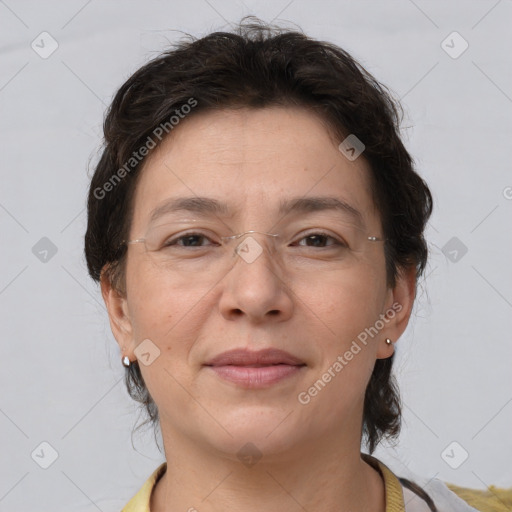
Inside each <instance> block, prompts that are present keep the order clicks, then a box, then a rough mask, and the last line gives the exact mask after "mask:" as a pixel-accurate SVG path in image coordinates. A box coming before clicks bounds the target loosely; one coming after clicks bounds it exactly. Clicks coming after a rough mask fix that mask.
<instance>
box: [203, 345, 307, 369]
mask: <svg viewBox="0 0 512 512" xmlns="http://www.w3.org/2000/svg"><path fill="white" fill-rule="evenodd" d="M274 365H288V366H305V365H306V364H305V363H304V362H303V361H301V360H300V359H299V358H297V357H295V356H293V355H291V354H289V353H288V352H285V351H283V350H279V349H265V350H260V351H257V352H254V351H249V350H246V349H235V350H230V351H228V352H223V353H222V354H219V355H218V356H216V357H214V358H213V359H211V360H209V361H208V362H207V363H205V366H245V367H249V368H258V367H264V366H274Z"/></svg>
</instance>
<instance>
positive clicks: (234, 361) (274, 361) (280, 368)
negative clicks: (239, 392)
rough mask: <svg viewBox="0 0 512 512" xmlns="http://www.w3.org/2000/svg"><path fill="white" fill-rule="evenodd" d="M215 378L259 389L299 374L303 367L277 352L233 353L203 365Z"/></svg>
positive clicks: (283, 352)
mask: <svg viewBox="0 0 512 512" xmlns="http://www.w3.org/2000/svg"><path fill="white" fill-rule="evenodd" d="M204 366H205V367H206V368H210V369H211V370H212V371H213V372H214V373H215V374H216V375H217V376H218V377H220V378H221V379H223V380H226V381H229V382H231V383H234V384H236V385H238V386H241V387H245V388H263V387H269V386H271V385H273V384H276V383H278V382H280V381H282V380H283V379H286V378H290V377H292V376H294V375H297V374H298V373H300V371H301V370H302V369H303V368H305V367H306V363H305V362H304V361H302V360H300V359H299V358H297V357H295V356H293V355H292V354H289V353H288V352H285V351H283V350H278V349H265V350H260V351H258V352H253V351H249V350H247V349H235V350H230V351H228V352H224V353H222V354H220V355H218V356H216V357H214V358H213V359H211V360H209V361H208V362H207V363H205V364H204Z"/></svg>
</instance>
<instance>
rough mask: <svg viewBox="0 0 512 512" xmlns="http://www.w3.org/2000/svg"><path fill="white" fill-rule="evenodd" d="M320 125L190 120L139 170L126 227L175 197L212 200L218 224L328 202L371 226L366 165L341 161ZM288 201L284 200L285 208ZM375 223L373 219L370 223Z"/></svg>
mask: <svg viewBox="0 0 512 512" xmlns="http://www.w3.org/2000/svg"><path fill="white" fill-rule="evenodd" d="M339 142H341V141H336V140H335V139H334V138H333V135H332V133H331V131H330V130H328V128H327V126H326V124H325V123H324V122H323V121H322V119H321V118H320V117H319V116H318V115H316V114H314V113H312V112H311V111H308V110H306V109H304V108H300V107H272V108H265V109H247V108H244V109H237V110H221V111H214V112H206V113H195V114H194V115H193V116H190V117H189V118H186V119H185V120H184V121H182V122H181V123H180V124H179V125H178V126H176V127H175V128H174V130H173V131H172V132H171V134H170V135H168V136H167V138H166V139H164V141H163V142H162V143H161V145H160V146H158V148H157V149H155V150H153V153H151V154H150V155H149V156H148V157H147V159H146V161H145V162H144V166H143V168H142V169H141V171H140V172H141V175H140V177H139V179H138V180H137V182H138V183H137V189H136V191H135V197H134V210H133V211H134V218H133V225H134V226H135V227H136V228H137V227H142V226H143V225H146V224H147V223H148V222H149V221H150V219H151V217H152V216H153V215H154V213H155V211H156V210H157V209H158V208H162V207H163V206H165V203H168V202H169V200H170V199H171V200H172V199H176V198H179V197H191V196H198V197H213V198H215V199H217V200H219V201H220V202H222V203H224V204H225V205H226V206H227V208H226V209H225V211H224V212H223V214H225V215H226V217H233V216H238V217H241V218H243V217H247V220H250V221H251V222H252V220H253V219H252V218H253V217H254V219H256V216H258V217H261V216H264V217H270V216H272V215H278V214H280V213H282V209H283V203H285V202H286V201H287V200H290V199H291V198H297V197H306V196H315V197H322V196H324V197H325V196H329V197H335V198H337V199H338V200H339V201H341V202H343V203H345V204H346V205H348V206H349V207H353V208H354V209H356V210H357V211H359V212H361V214H362V216H363V217H364V218H365V219H366V221H367V223H370V224H371V223H372V217H375V215H376V212H375V209H374V205H373V203H372V201H371V195H370V174H369V168H368V164H367V163H366V161H365V160H364V159H363V158H362V157H359V158H358V159H356V160H354V161H349V160H348V159H347V158H346V157H345V156H344V155H343V154H342V153H341V152H340V151H339V149H338V144H339ZM288 202H289V201H288ZM373 220H374V221H375V219H373Z"/></svg>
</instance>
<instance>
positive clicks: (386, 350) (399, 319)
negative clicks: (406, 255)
mask: <svg viewBox="0 0 512 512" xmlns="http://www.w3.org/2000/svg"><path fill="white" fill-rule="evenodd" d="M415 295H416V269H415V268H414V267H412V268H409V269H404V270H402V271H401V272H400V273H399V276H398V277H397V280H396V284H395V286H394V287H393V288H392V289H390V290H389V294H388V298H387V301H386V311H385V315H386V317H387V319H388V321H387V323H386V327H385V328H384V331H383V332H382V339H381V341H380V342H379V348H378V351H377V358H378V359H386V358H388V357H391V356H392V355H393V352H394V344H395V343H396V341H397V340H398V339H399V338H400V336H402V334H403V333H404V331H405V329H406V327H407V324H408V323H409V318H410V316H411V312H412V308H413V305H414V299H415ZM388 340H390V341H391V343H390V342H388Z"/></svg>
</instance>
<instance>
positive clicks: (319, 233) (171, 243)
mask: <svg viewBox="0 0 512 512" xmlns="http://www.w3.org/2000/svg"><path fill="white" fill-rule="evenodd" d="M193 236H195V237H202V238H205V239H207V240H210V239H209V238H208V237H207V236H206V235H205V234H203V233H198V232H195V231H192V232H189V233H184V234H182V235H180V236H179V237H177V238H173V239H170V240H169V241H167V242H166V243H165V244H164V247H170V246H176V245H180V244H177V243H176V242H179V241H180V240H183V239H185V238H189V237H193ZM314 236H321V237H325V238H327V239H331V240H333V241H334V243H333V244H331V245H328V246H326V247H320V248H321V249H326V248H328V247H333V246H340V247H345V248H348V244H346V243H345V242H343V241H342V240H340V239H338V238H336V237H334V236H333V235H330V234H328V233H326V232H324V231H313V232H310V233H307V234H305V235H303V236H302V237H301V238H299V241H302V240H306V239H307V238H310V237H314ZM210 241H211V240H210ZM181 247H185V248H188V247H204V246H184V245H181ZM303 247H314V246H303Z"/></svg>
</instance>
